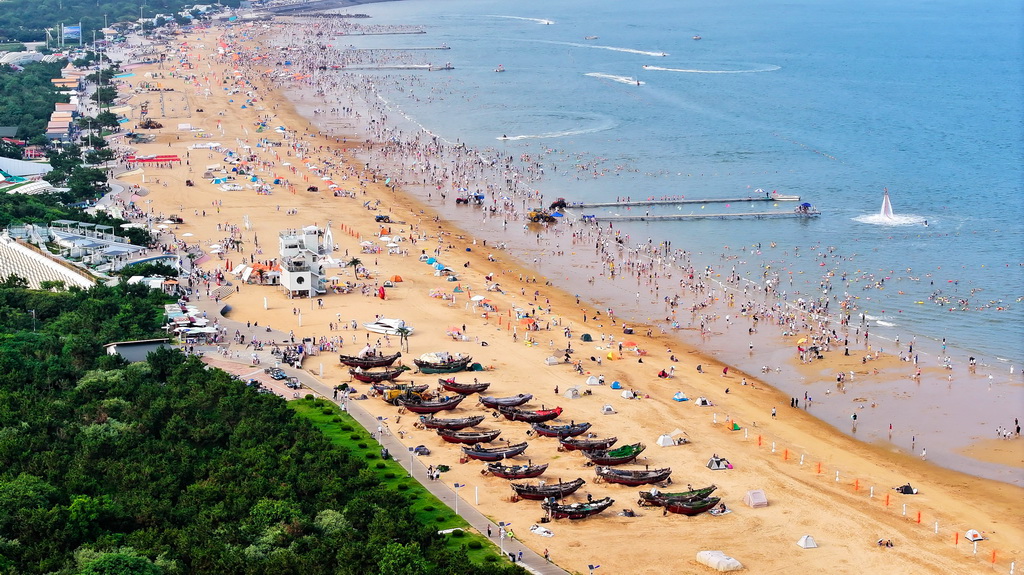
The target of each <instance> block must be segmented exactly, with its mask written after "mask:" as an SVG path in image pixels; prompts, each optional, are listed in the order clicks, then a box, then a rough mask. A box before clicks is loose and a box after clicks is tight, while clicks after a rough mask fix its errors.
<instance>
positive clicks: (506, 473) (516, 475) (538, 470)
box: [487, 463, 548, 479]
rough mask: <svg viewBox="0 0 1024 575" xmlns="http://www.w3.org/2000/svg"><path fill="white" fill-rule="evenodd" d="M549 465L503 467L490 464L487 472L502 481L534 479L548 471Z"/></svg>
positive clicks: (498, 464) (497, 464)
mask: <svg viewBox="0 0 1024 575" xmlns="http://www.w3.org/2000/svg"><path fill="white" fill-rule="evenodd" d="M547 469H548V464H547V463H545V464H543V465H502V464H500V463H488V464H487V472H488V473H490V474H491V475H493V476H495V477H501V478H502V479H532V478H534V477H540V476H541V475H544V472H545V471H547Z"/></svg>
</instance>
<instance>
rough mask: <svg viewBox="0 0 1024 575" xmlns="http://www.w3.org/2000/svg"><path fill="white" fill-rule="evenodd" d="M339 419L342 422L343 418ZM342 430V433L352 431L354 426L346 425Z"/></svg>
mask: <svg viewBox="0 0 1024 575" xmlns="http://www.w3.org/2000/svg"><path fill="white" fill-rule="evenodd" d="M338 417H339V421H340V417H341V416H338ZM341 430H342V431H352V426H351V425H349V424H347V423H346V424H345V425H342V426H341Z"/></svg>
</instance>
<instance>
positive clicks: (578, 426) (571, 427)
mask: <svg viewBox="0 0 1024 575" xmlns="http://www.w3.org/2000/svg"><path fill="white" fill-rule="evenodd" d="M531 426H532V427H533V430H534V431H536V432H537V435H543V436H544V437H575V436H577V435H580V434H582V433H586V431H587V430H588V429H590V424H589V423H570V424H568V425H547V424H545V423H533V424H531Z"/></svg>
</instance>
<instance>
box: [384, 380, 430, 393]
mask: <svg viewBox="0 0 1024 575" xmlns="http://www.w3.org/2000/svg"><path fill="white" fill-rule="evenodd" d="M370 388H371V389H373V390H374V391H376V392H378V393H384V392H385V391H402V392H406V393H423V392H424V391H426V390H427V389H429V388H430V386H429V385H427V384H425V383H423V384H419V385H413V384H411V383H395V384H393V385H388V384H386V383H384V382H378V383H374V384H373V385H371V386H370Z"/></svg>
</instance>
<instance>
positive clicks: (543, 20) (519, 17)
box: [490, 14, 555, 25]
mask: <svg viewBox="0 0 1024 575" xmlns="http://www.w3.org/2000/svg"><path fill="white" fill-rule="evenodd" d="M490 16H491V18H507V19H509V20H526V21H527V22H536V23H537V24H545V25H550V24H554V23H555V21H554V20H547V19H545V18H524V17H523V16H499V15H498V14H491V15H490Z"/></svg>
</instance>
